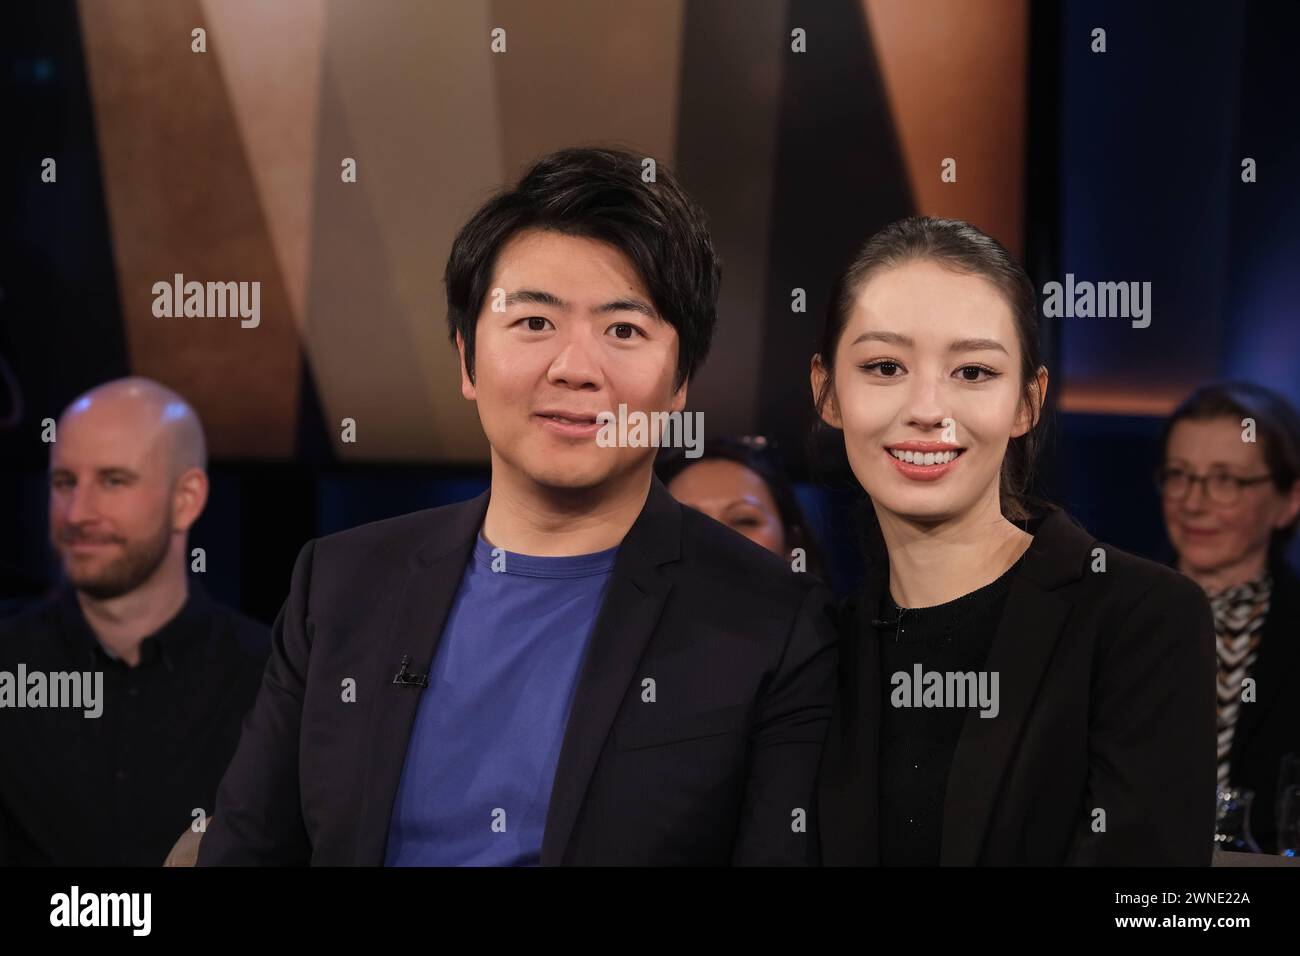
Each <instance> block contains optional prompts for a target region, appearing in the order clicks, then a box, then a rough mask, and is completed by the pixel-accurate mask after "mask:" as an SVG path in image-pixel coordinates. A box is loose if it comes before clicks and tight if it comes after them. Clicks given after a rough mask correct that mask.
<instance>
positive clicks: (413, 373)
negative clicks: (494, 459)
mask: <svg viewBox="0 0 1300 956" xmlns="http://www.w3.org/2000/svg"><path fill="white" fill-rule="evenodd" d="M488 31H489V17H488V15H487V6H486V4H485V3H484V2H482V0H463V2H456V3H446V4H443V3H439V4H433V3H427V2H419V0H408V2H395V0H382V2H367V3H355V2H350V0H335V2H331V3H330V4H329V6H328V12H327V18H326V29H325V60H324V66H323V73H322V95H321V115H320V120H319V131H318V147H317V148H318V156H317V168H318V169H319V170H320V176H319V177H318V180H317V187H316V197H315V230H314V237H313V241H314V247H313V254H312V275H311V279H310V282H309V289H308V322H307V329H306V342H307V347H308V351H309V355H310V358H311V362H312V368H313V371H314V373H315V375H316V381H317V385H318V389H319V392H320V396H321V402H322V405H323V407H324V409H325V416H326V420H327V422H328V424H329V427H330V429H331V433H332V435H333V440H334V441H335V443H336V448H337V450H338V452H339V453H340V454H341V455H342V456H344V457H345V458H355V459H375V458H381V459H391V460H429V459H435V460H439V461H484V460H486V457H487V450H486V449H487V446H486V442H485V440H484V438H483V435H482V430H481V429H480V427H479V425H478V419H477V415H476V413H475V409H474V406H473V405H472V404H470V403H469V402H466V401H465V400H464V399H463V398H462V397H461V394H460V377H459V367H458V364H457V359H456V355H455V352H454V351H453V350H452V349H451V347H450V346H449V345H448V343H447V338H446V306H445V301H446V300H445V297H444V294H443V288H442V272H443V268H444V266H445V264H446V260H447V253H448V251H449V250H450V248H451V241H452V239H453V238H454V236H455V233H456V231H457V230H458V229H459V228H460V227H461V225H462V224H463V222H464V220H465V219H466V218H467V216H468V215H469V214H470V212H472V211H473V209H474V208H475V207H476V206H477V205H478V204H479V203H480V202H482V200H483V199H484V198H486V196H487V195H488V194H490V193H491V192H492V191H493V190H495V189H496V188H497V187H498V186H499V185H500V183H501V180H502V168H501V159H500V157H501V146H500V136H499V133H498V122H497V116H496V105H495V97H494V94H493V70H492V65H491V63H490V62H489V57H490V55H491V54H490V51H489V49H488ZM343 157H352V158H355V159H356V160H357V170H358V182H357V183H355V184H344V183H342V182H340V178H339V163H340V161H341V160H342V158H343ZM343 417H352V418H355V419H357V423H358V439H359V440H358V442H357V443H356V444H347V445H345V444H341V443H340V442H339V434H338V429H337V425H338V422H339V421H340V419H341V418H343Z"/></svg>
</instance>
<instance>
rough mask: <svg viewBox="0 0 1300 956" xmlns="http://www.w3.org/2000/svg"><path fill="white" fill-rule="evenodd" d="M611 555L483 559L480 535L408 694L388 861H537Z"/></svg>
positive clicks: (487, 555)
mask: <svg viewBox="0 0 1300 956" xmlns="http://www.w3.org/2000/svg"><path fill="white" fill-rule="evenodd" d="M617 552H618V549H617V548H610V549H609V550H608V551H598V552H596V553H595V554H583V555H577V556H575V557H565V558H539V557H533V556H531V555H525V554H514V553H513V552H505V551H501V550H497V551H496V558H495V559H494V557H493V548H492V546H491V545H489V544H488V543H487V541H486V540H485V539H484V538H483V536H482V535H481V534H480V535H479V537H478V540H477V541H476V542H475V546H474V556H473V558H472V559H471V560H470V561H469V563H468V565H467V566H466V568H465V576H464V577H463V578H462V579H461V583H460V590H459V591H458V592H457V594H456V600H455V602H454V603H453V604H452V607H451V611H450V612H449V614H448V617H447V624H446V627H445V628H444V630H443V633H442V640H441V641H440V642H439V644H438V650H437V653H436V654H435V655H434V659H433V666H432V668H431V669H430V673H429V686H428V688H427V689H426V690H425V691H424V692H423V693H421V695H420V703H419V708H418V710H417V711H416V715H415V725H414V727H412V730H411V739H410V742H409V743H408V745H407V749H406V763H405V765H404V766H403V769H402V779H401V782H400V783H399V784H398V787H397V796H396V798H395V799H394V801H393V816H392V821H391V824H390V826H389V831H388V849H387V852H386V854H385V863H386V865H388V866H461V865H469V866H533V865H536V864H537V863H538V862H539V860H540V858H541V849H542V833H543V831H544V830H545V828H546V810H547V807H548V805H549V804H550V799H551V786H552V784H553V783H554V781H555V765H556V763H557V762H558V761H559V759H560V745H561V744H562V743H563V742H564V728H565V724H566V723H567V722H568V718H569V706H570V704H571V703H572V701H573V691H574V688H575V687H577V684H578V674H579V669H580V668H581V666H582V660H583V656H584V654H585V652H586V649H587V643H588V641H589V640H590V638H591V632H592V628H593V625H594V624H595V620H596V614H597V612H598V611H599V610H600V605H601V601H602V600H603V598H604V593H605V585H606V584H607V583H608V581H609V575H610V571H611V569H612V568H613V567H614V558H615V555H616V554H617ZM494 560H495V562H496V567H497V569H498V570H493V563H494Z"/></svg>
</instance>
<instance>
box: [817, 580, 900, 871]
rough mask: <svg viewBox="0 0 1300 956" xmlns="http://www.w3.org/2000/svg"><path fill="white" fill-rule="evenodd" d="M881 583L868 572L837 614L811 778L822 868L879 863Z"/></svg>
mask: <svg viewBox="0 0 1300 956" xmlns="http://www.w3.org/2000/svg"><path fill="white" fill-rule="evenodd" d="M873 566H876V565H873ZM886 571H887V565H886ZM887 584H888V576H887V573H886V576H885V577H884V578H883V579H881V578H879V576H878V575H875V574H873V575H871V576H870V577H869V579H868V584H867V586H866V587H865V588H864V589H863V590H862V591H861V592H860V593H859V594H858V595H857V596H855V597H854V598H853V599H852V600H851V601H849V602H847V603H846V604H845V606H844V608H843V610H842V612H841V619H840V643H839V647H840V677H839V689H838V692H837V693H836V696H835V709H834V711H833V712H832V714H831V722H830V726H829V727H828V729H827V732H826V744H825V747H824V748H823V751H822V763H821V770H820V772H819V775H818V782H817V807H818V821H817V823H818V827H819V830H820V846H821V853H822V864H823V865H824V866H876V865H878V864H879V862H880V839H879V835H880V829H879V819H880V810H879V796H880V775H879V766H880V758H879V753H880V707H881V703H880V698H881V694H880V687H881V683H880V635H879V634H878V633H877V632H876V628H875V626H874V625H873V624H872V620H873V618H874V617H875V614H874V611H875V610H876V609H877V608H878V607H879V606H880V597H881V594H882V590H881V589H882V587H883V586H886V585H887Z"/></svg>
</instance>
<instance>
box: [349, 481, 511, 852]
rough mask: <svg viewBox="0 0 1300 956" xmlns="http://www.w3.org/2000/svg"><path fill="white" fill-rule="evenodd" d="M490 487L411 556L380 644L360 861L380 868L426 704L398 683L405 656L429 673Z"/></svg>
mask: <svg viewBox="0 0 1300 956" xmlns="http://www.w3.org/2000/svg"><path fill="white" fill-rule="evenodd" d="M487 503H488V492H486V491H485V492H483V494H481V495H479V496H478V497H477V498H473V499H471V500H469V501H466V502H462V503H461V504H459V505H453V506H451V507H450V508H449V509H448V511H447V516H446V518H445V520H444V521H442V522H441V523H440V525H439V527H438V529H437V530H436V532H435V533H434V534H433V535H431V536H430V539H429V541H428V543H426V544H425V545H424V546H423V547H421V548H420V549H419V550H418V551H416V552H415V554H413V555H412V556H411V560H410V564H409V566H408V568H407V572H406V581H405V584H404V585H403V589H402V592H401V597H400V598H399V599H398V605H397V609H396V611H395V613H394V615H393V622H392V625H391V626H390V627H389V630H388V633H387V634H386V635H385V636H384V637H382V638H381V639H380V640H379V641H378V642H377V643H376V654H375V658H374V667H375V671H374V676H373V677H372V681H373V684H372V686H374V687H376V688H377V689H376V690H374V691H373V693H374V695H375V699H374V701H373V703H372V704H371V706H370V708H369V716H368V718H367V724H366V727H367V729H366V736H365V739H366V741H367V742H368V744H369V747H370V750H369V753H368V754H367V755H366V769H365V775H364V778H363V780H362V794H361V816H360V819H359V820H358V821H357V854H356V862H357V864H359V865H362V866H381V865H382V864H383V862H384V852H385V849H386V847H387V844H388V828H389V825H390V822H391V818H392V812H393V798H394V797H395V796H396V793H397V784H398V782H399V781H400V780H401V776H402V768H403V767H404V766H405V764H406V747H407V744H408V743H409V741H410V737H411V727H412V725H413V723H414V721H415V712H416V709H417V707H418V705H419V702H420V694H421V693H422V689H421V688H420V687H410V686H402V685H398V684H394V683H393V677H394V676H395V675H396V674H397V671H398V667H399V664H400V662H401V659H402V658H403V657H404V656H409V657H410V658H411V663H410V667H409V669H410V671H411V672H412V673H415V674H428V673H429V670H430V666H431V665H432V663H433V656H434V654H435V653H436V652H437V649H438V642H439V640H440V639H441V637H442V629H443V626H444V624H445V623H446V620H447V614H448V612H449V611H450V610H451V604H452V601H453V600H454V599H455V597H456V592H457V590H459V588H460V582H461V579H462V578H463V576H464V573H465V565H466V563H467V562H468V561H469V558H470V554H471V553H472V551H473V549H474V542H475V539H476V538H477V536H478V530H479V528H480V527H482V524H483V515H484V513H485V512H486V511H487Z"/></svg>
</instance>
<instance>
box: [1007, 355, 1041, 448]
mask: <svg viewBox="0 0 1300 956" xmlns="http://www.w3.org/2000/svg"><path fill="white" fill-rule="evenodd" d="M1046 400H1047V366H1045V365H1040V366H1038V372H1037V374H1035V375H1034V378H1033V380H1032V381H1031V382H1030V383H1029V388H1028V389H1027V390H1026V394H1025V396H1024V400H1023V401H1022V402H1021V403H1020V411H1019V412H1018V413H1017V414H1016V421H1015V424H1014V425H1013V426H1012V428H1011V437H1012V438H1019V437H1020V436H1021V435H1023V434H1025V433H1026V432H1027V431H1029V430H1030V429H1031V428H1033V427H1034V426H1035V425H1037V424H1038V420H1039V419H1040V418H1042V415H1043V403H1044V402H1045V401H1046Z"/></svg>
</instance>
